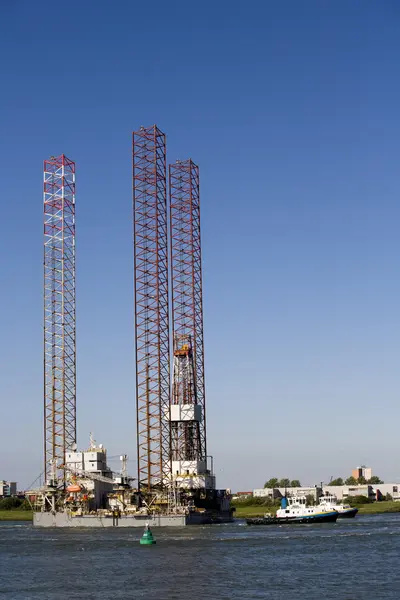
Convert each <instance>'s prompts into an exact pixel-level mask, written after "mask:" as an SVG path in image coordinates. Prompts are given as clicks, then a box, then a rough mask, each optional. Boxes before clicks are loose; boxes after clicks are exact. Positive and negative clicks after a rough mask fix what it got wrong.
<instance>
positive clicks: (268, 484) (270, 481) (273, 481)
mask: <svg viewBox="0 0 400 600" xmlns="http://www.w3.org/2000/svg"><path fill="white" fill-rule="evenodd" d="M278 483H279V479H278V478H277V477H271V479H268V481H266V482H265V483H264V487H265V488H277V487H278Z"/></svg>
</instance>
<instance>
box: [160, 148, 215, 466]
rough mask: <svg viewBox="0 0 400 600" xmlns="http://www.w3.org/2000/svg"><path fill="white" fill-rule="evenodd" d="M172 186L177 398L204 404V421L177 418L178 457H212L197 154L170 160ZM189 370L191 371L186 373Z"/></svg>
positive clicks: (174, 435)
mask: <svg viewBox="0 0 400 600" xmlns="http://www.w3.org/2000/svg"><path fill="white" fill-rule="evenodd" d="M169 187H170V229H171V269H172V277H171V280H172V311H173V318H172V322H173V340H174V384H173V397H172V402H173V403H174V404H178V403H184V404H199V405H200V406H201V409H202V410H201V413H202V416H201V419H200V421H198V422H195V421H192V422H186V423H185V422H180V423H173V424H172V433H171V436H172V456H173V459H174V460H201V461H206V457H207V448H206V418H205V409H206V406H205V389H204V338H203V293H202V267H201V239H200V189H199V168H198V166H197V165H195V164H194V162H193V161H192V160H191V159H189V160H187V161H177V162H176V164H174V165H170V167H169ZM185 354H186V356H185ZM185 364H186V366H184V365H185ZM184 370H186V375H183V371H184Z"/></svg>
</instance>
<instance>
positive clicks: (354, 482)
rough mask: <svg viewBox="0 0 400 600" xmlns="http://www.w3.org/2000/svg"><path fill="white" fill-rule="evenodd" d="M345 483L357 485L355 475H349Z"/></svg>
mask: <svg viewBox="0 0 400 600" xmlns="http://www.w3.org/2000/svg"><path fill="white" fill-rule="evenodd" d="M344 483H345V485H357V480H356V479H355V478H354V477H353V476H351V477H348V478H347V479H346V481H345V482H344Z"/></svg>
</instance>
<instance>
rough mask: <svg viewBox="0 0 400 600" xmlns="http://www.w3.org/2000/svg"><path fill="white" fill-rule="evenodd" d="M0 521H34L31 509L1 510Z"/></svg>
mask: <svg viewBox="0 0 400 600" xmlns="http://www.w3.org/2000/svg"><path fill="white" fill-rule="evenodd" d="M0 521H32V512H31V511H30V510H18V509H15V510H0Z"/></svg>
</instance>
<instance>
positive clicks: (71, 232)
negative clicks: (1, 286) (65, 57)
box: [44, 154, 76, 482]
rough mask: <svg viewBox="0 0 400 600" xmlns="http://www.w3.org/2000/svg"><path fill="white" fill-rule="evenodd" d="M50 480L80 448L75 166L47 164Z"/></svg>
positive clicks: (63, 160)
mask: <svg viewBox="0 0 400 600" xmlns="http://www.w3.org/2000/svg"><path fill="white" fill-rule="evenodd" d="M44 438H45V439H44V454H45V478H46V480H48V479H49V478H54V477H56V479H58V480H61V481H62V482H65V473H64V471H63V469H62V465H63V464H64V461H65V452H66V451H67V450H70V449H71V448H72V447H73V446H74V445H75V444H76V327H75V163H74V162H73V161H72V160H69V159H68V158H67V157H66V156H64V155H63V154H62V155H61V156H58V157H51V158H50V159H49V160H46V161H44Z"/></svg>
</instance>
